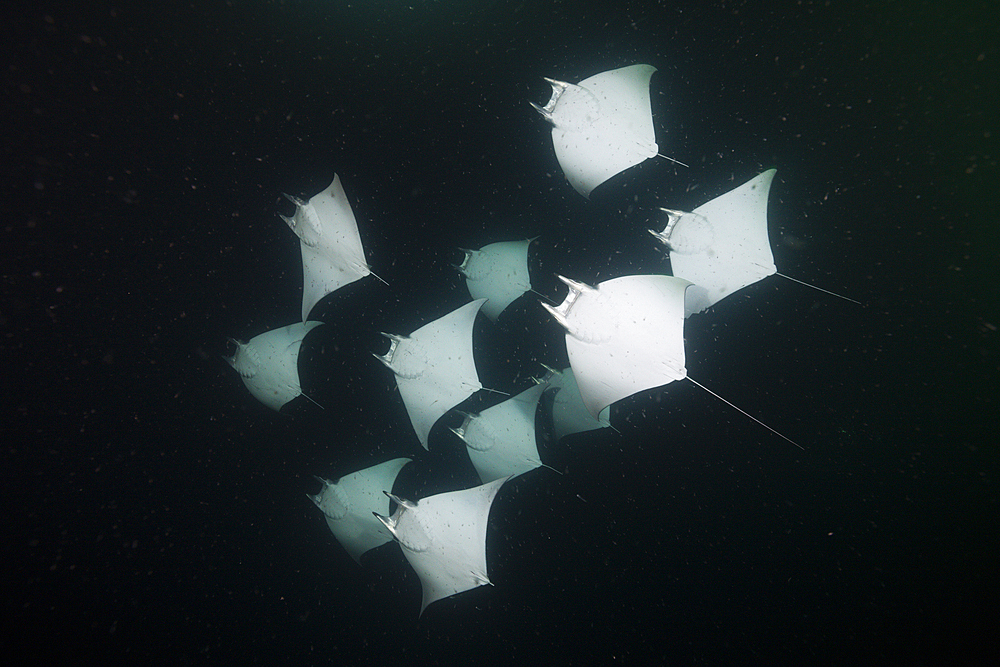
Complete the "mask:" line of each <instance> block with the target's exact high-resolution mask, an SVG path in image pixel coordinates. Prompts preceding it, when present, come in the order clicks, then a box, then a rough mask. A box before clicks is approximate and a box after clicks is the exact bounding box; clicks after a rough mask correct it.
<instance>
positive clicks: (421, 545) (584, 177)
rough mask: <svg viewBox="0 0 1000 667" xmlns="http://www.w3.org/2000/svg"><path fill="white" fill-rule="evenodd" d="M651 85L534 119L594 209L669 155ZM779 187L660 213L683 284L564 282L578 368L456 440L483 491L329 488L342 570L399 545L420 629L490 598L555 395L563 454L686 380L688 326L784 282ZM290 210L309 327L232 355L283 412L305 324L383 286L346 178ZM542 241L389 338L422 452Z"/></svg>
mask: <svg viewBox="0 0 1000 667" xmlns="http://www.w3.org/2000/svg"><path fill="white" fill-rule="evenodd" d="M655 71H656V70H655V68H654V67H652V66H650V65H641V64H639V65H632V66H629V67H623V68H621V69H615V70H611V71H608V72H602V73H600V74H596V75H594V76H592V77H589V78H587V79H584V80H583V81H581V82H580V83H579V84H575V85H574V84H571V83H565V82H562V81H554V80H551V79H548V81H549V82H550V83H551V84H552V97H551V99H549V101H548V103H546V104H545V106H543V107H540V106H538V105H534V104H533V105H532V106H534V107H535V108H536V109H537V110H538V111H539V112H540V113H541V114H542V116H543V117H544V118H545V119H546V120H547V121H549V122H550V123H551V124H552V143H553V146H554V149H555V155H556V158H557V160H558V162H559V165H560V167H561V168H562V171H563V173H564V174H565V176H566V180H567V181H568V182H569V184H570V185H571V186H572V187H573V188H574V189H575V190H576V191H577V192H579V193H580V194H581V195H583V196H584V197H587V198H589V197H590V194H591V192H592V191H593V190H594V189H595V188H596V187H597V186H599V185H600V184H601V183H604V182H605V181H607V180H608V179H610V178H611V177H612V176H615V175H616V174H618V173H620V172H622V171H624V170H626V169H628V168H630V167H633V166H635V165H637V164H639V163H641V162H643V161H644V160H646V159H648V158H652V157H656V156H657V155H658V150H659V149H658V147H657V144H656V141H655V136H654V130H653V122H652V111H651V108H650V96H649V83H650V77H651V76H652V74H653V72H655ZM667 159H670V158H667ZM774 174H775V170H774V169H771V170H768V171H765V172H764V173H762V174H759V175H758V176H756V177H755V178H753V179H751V180H750V181H748V182H747V183H745V184H743V185H741V186H739V187H737V188H736V189H734V190H732V191H730V192H728V193H726V194H724V195H722V196H720V197H717V198H715V199H712V200H711V201H708V202H706V203H704V204H702V205H701V206H698V207H697V208H695V209H694V210H693V211H689V212H685V211H678V210H673V209H666V208H664V209H661V210H662V212H663V214H664V215H665V217H666V224H665V226H664V229H663V230H661V231H655V230H650V233H651V234H652V235H653V236H654V237H655V238H656V239H657V241H659V242H660V243H662V244H663V246H665V247H666V249H667V251H668V252H669V257H670V265H671V269H672V274H673V275H669V276H668V275H630V276H623V277H619V278H614V279H611V280H607V281H605V282H601V283H599V284H597V285H595V286H590V285H586V284H583V283H581V282H577V281H575V280H572V279H571V278H567V277H564V276H561V275H560V276H559V279H560V280H562V282H563V283H565V284H566V286H567V287H568V293H567V295H566V297H565V299H564V300H563V302H562V303H560V304H559V305H555V306H552V305H549V304H545V303H543V304H542V305H543V306H544V307H545V309H546V310H547V311H548V312H549V313H550V314H551V315H552V317H553V318H555V320H556V321H557V322H558V323H559V324H560V325H562V326H563V327H564V328H565V330H566V335H565V339H566V352H567V355H568V357H569V361H570V365H569V367H568V368H564V369H554V368H546V369H545V370H546V371H547V373H546V374H545V375H544V377H541V378H540V379H537V380H536V384H535V386H533V387H531V388H529V389H527V390H525V391H523V392H521V393H519V394H517V395H515V396H513V397H511V398H508V399H506V400H498V402H497V403H496V404H495V405H493V406H492V407H489V408H487V409H484V410H482V411H481V412H479V413H478V414H464V413H463V414H462V416H463V417H464V421H463V422H462V424H461V426H459V427H458V428H453V429H451V431H452V432H453V433H454V434H455V435H457V436H458V437H459V438H460V439H461V440H462V441H463V442H464V443H465V444H466V446H467V451H468V454H469V457H470V459H471V461H472V464H473V466H474V467H475V469H476V471H477V472H478V473H479V477H480V478H481V481H482V485H481V486H477V487H474V488H469V489H462V490H456V491H451V492H448V493H441V494H437V495H432V496H429V497H426V498H421V499H420V500H412V499H406V498H400V497H397V496H395V495H393V494H392V489H393V484H394V482H395V480H396V477H397V475H398V474H399V472H400V471H401V470H402V468H403V467H404V466H405V465H406V464H407V463H409V462H410V461H411V459H409V458H395V459H392V460H388V461H385V462H383V463H380V464H378V465H375V466H372V467H369V468H366V469H364V470H358V471H356V472H354V473H352V474H348V475H344V476H342V477H341V478H340V479H338V480H337V481H327V480H323V479H320V481H321V482H322V488H321V490H320V491H319V493H317V494H316V495H313V496H310V498H311V499H312V500H313V502H314V503H315V504H316V506H317V507H318V508H319V509H320V510H321V511H322V512H323V515H324V517H325V518H326V522H327V525H328V526H329V528H330V530H331V531H332V532H333V534H334V536H336V538H337V540H338V541H339V542H340V544H341V545H343V547H344V549H345V550H346V551H347V552H348V554H350V556H351V557H352V558H353V559H354V560H355V561H358V562H359V563H360V558H361V555H362V554H364V553H365V552H367V551H368V550H370V549H374V548H376V547H380V546H382V545H384V544H387V543H389V542H395V543H396V544H398V545H399V547H400V549H401V550H402V552H403V555H404V556H405V557H406V559H407V560H408V561H409V563H410V565H411V566H412V567H413V569H414V570H415V572H416V574H417V576H418V577H419V579H420V582H421V587H422V591H423V601H422V605H421V614H422V613H423V610H424V609H426V607H427V606H428V605H429V604H431V603H432V602H435V601H437V600H440V599H442V598H445V597H449V596H451V595H455V594H457V593H461V592H463V591H467V590H470V589H472V588H475V587H477V586H482V585H484V584H489V583H490V580H489V577H488V575H487V567H486V527H487V521H488V517H489V512H490V507H491V505H492V502H493V499H494V498H495V497H496V494H497V492H498V491H499V490H500V487H501V486H502V485H503V484H504V482H506V481H507V480H509V479H510V478H511V477H514V476H516V475H521V474H523V473H526V472H528V471H530V470H534V469H535V468H538V467H542V466H545V464H544V462H543V461H542V460H541V458H540V455H539V451H538V448H537V441H536V432H535V412H536V409H537V407H538V405H539V402H540V400H541V398H542V396H543V394H548V395H549V396H551V398H552V404H551V415H550V417H551V420H550V423H551V429H552V433H551V436H552V437H553V438H555V439H557V440H558V439H559V438H562V437H564V436H567V435H570V434H574V433H580V432H583V431H589V430H593V429H600V428H607V427H610V426H611V423H610V412H609V410H610V406H611V404H613V403H615V402H616V401H619V400H621V399H623V398H626V397H628V396H631V395H633V394H635V393H637V392H641V391H645V390H649V389H654V388H657V387H661V386H663V385H666V384H669V383H671V382H674V381H677V380H682V379H685V378H687V370H686V368H685V357H684V338H683V330H684V322H685V318H687V317H688V316H689V315H691V314H694V313H700V312H702V311H704V310H705V309H707V308H709V307H710V306H712V305H713V304H715V303H718V302H719V301H720V300H722V299H724V298H726V297H727V296H729V295H730V294H733V293H734V292H736V291H738V290H740V289H742V288H744V287H746V286H748V285H751V284H753V283H755V282H757V281H759V280H761V279H763V278H766V277H767V276H770V275H772V274H774V273H776V272H777V269H776V267H775V265H774V260H773V256H772V254H771V248H770V243H769V241H768V233H767V200H768V192H769V190H770V187H771V181H772V179H773V178H774ZM286 196H287V195H286ZM288 198H289V199H290V200H291V201H292V202H294V204H295V206H296V210H295V213H294V215H293V216H291V217H284V216H282V217H283V219H284V220H285V222H286V223H288V226H289V227H290V228H291V229H292V231H293V232H295V234H296V236H298V238H299V241H300V246H301V250H302V269H303V278H304V286H303V294H302V322H300V323H296V324H291V325H289V326H285V327H282V328H279V329H275V330H273V331H269V332H267V333H263V334H261V335H259V336H256V337H255V338H252V339H251V340H250V341H248V342H246V343H240V342H237V341H234V342H236V345H237V347H236V351H235V353H234V355H233V356H232V357H231V358H229V359H228V361H229V363H230V365H232V367H233V368H234V369H236V371H237V372H238V373H239V374H240V377H242V378H243V382H244V384H246V386H247V388H248V389H249V390H250V393H251V394H253V396H254V397H256V398H257V399H258V400H260V401H261V402H262V403H264V404H265V405H267V406H268V407H270V408H272V409H274V410H280V409H281V407H282V406H283V405H285V404H286V403H288V402H289V401H291V400H292V399H294V398H296V397H298V396H300V395H303V393H302V388H301V385H300V382H299V373H298V355H299V348H300V346H301V344H302V341H303V338H304V337H305V336H306V334H307V333H308V332H309V331H311V330H312V329H314V328H315V327H317V326H319V325H320V324H321V322H317V321H309V319H308V317H309V314H310V312H311V311H312V309H313V307H314V306H315V305H316V304H317V303H318V302H319V301H320V300H321V299H323V298H324V297H325V296H326V295H328V294H330V293H331V292H334V291H335V290H337V289H339V288H341V287H343V286H344V285H347V284H349V283H352V282H354V281H356V280H359V279H361V278H363V277H365V276H368V275H370V274H371V275H374V274H373V273H372V271H371V269H370V267H369V266H368V264H367V262H366V260H365V252H364V248H363V246H362V243H361V236H360V234H359V231H358V225H357V221H356V220H355V217H354V213H353V211H352V209H351V205H350V203H349V202H348V201H347V197H346V194H345V192H344V188H343V186H342V185H341V182H340V178H339V177H338V176H334V179H333V182H332V183H331V184H330V186H329V187H328V188H326V189H325V190H323V191H322V192H320V193H318V194H316V195H314V196H313V197H311V198H309V199H308V200H302V199H298V198H295V197H290V196H289V197H288ZM533 240H534V239H529V240H514V241H501V242H497V243H491V244H489V245H485V246H483V247H482V248H481V249H479V250H465V251H464V252H465V259H464V261H462V263H461V264H460V265H459V266H458V270H459V271H460V273H461V274H462V275H463V276H464V277H465V281H466V285H467V287H468V290H469V293H470V295H471V297H472V301H470V302H469V303H467V304H465V305H464V306H461V307H459V308H457V309H456V310H454V311H452V312H450V313H448V314H447V315H445V316H444V317H441V318H439V319H437V320H434V321H432V322H429V323H427V324H425V325H424V326H422V327H420V328H418V329H417V330H416V331H413V332H411V333H409V334H408V335H401V334H384V335H385V336H386V337H387V338H388V339H389V341H390V346H389V350H388V352H387V353H386V354H384V355H382V356H379V355H376V357H377V358H378V359H379V360H380V361H381V362H382V363H383V364H385V366H386V367H387V368H388V369H390V370H391V371H392V372H393V374H394V375H395V378H396V384H397V387H398V389H399V393H400V396H401V397H402V400H403V403H404V405H405V407H406V411H407V413H408V415H409V418H410V422H411V423H412V425H413V429H414V431H415V433H416V435H417V439H418V440H419V442H420V444H421V445H422V446H423V447H424V449H429V447H428V435H429V434H430V432H431V429H432V427H433V426H434V424H435V423H436V422H437V421H438V420H439V419H440V418H441V417H442V416H444V415H445V414H446V413H447V412H449V411H451V410H453V409H454V408H455V407H456V406H457V405H459V404H460V403H462V402H463V401H465V400H466V399H468V398H469V397H470V396H472V395H473V394H474V393H476V392H477V391H480V390H482V389H483V385H482V384H481V383H480V379H479V375H478V373H477V370H476V364H475V360H474V358H473V325H474V323H475V321H476V318H477V317H478V315H479V313H480V312H482V313H483V314H484V315H485V316H486V317H488V318H489V319H490V320H492V321H494V322H495V321H496V320H497V318H499V317H500V316H501V313H502V312H503V311H504V309H506V308H507V306H509V305H510V304H511V303H512V302H513V301H514V300H516V299H517V298H519V297H520V296H521V295H523V294H524V293H525V292H527V291H528V290H531V280H530V276H529V271H528V248H529V245H530V244H531V242H532V241H533ZM651 242H653V243H655V242H654V241H651ZM779 275H780V274H779ZM376 277H377V276H376ZM824 291H825V290H824ZM692 382H694V381H693V380H692ZM695 384H698V383H695ZM698 386H701V385H698ZM703 388H704V387H703ZM710 393H711V392H710ZM713 395H714V394H713ZM307 398H308V396H307ZM310 400H311V399H310ZM730 405H731V404H730ZM733 407H736V406H733ZM736 409H739V408H736ZM741 412H742V410H741ZM744 414H746V413H745V412H744ZM747 416H748V417H749V415H747ZM750 418H751V419H754V421H758V420H756V419H755V418H753V417H750ZM758 423H760V422H759V421H758ZM762 425H763V424H762ZM764 426H765V428H769V429H770V427H767V426H766V425H764ZM770 430H772V431H773V429H770ZM774 432H775V433H777V432H776V431H774ZM778 435H781V434H780V433H779V434H778ZM781 437H784V436H781ZM786 439H787V438H786ZM793 444H794V443H793ZM393 505H395V510H394V511H393V510H392V508H393Z"/></svg>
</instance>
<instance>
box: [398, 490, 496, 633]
mask: <svg viewBox="0 0 1000 667" xmlns="http://www.w3.org/2000/svg"><path fill="white" fill-rule="evenodd" d="M506 481H507V480H506V479H498V480H496V481H493V482H490V483H489V484H484V485H482V486H477V487H475V488H472V489H465V490H463V491H452V492H449V493H441V494H438V495H436V496H430V497H428V498H424V499H423V500H420V501H417V502H412V501H408V500H403V499H396V500H397V503H398V505H397V507H396V511H395V512H394V513H393V515H392V516H391V517H389V518H385V517H380V518H381V520H382V523H384V524H385V526H386V527H387V528H388V529H389V531H390V532H391V533H392V535H393V537H395V538H396V541H397V542H399V546H400V547H401V548H402V551H403V555H404V556H406V560H408V561H409V562H410V565H411V566H412V567H413V569H414V571H415V572H416V573H417V576H418V577H419V578H420V585H421V588H422V589H423V599H422V601H421V604H420V613H421V614H423V613H424V609H426V608H427V605H429V604H431V603H432V602H436V601H438V600H441V599H443V598H446V597H449V596H451V595H455V594H456V593H461V592H463V591H468V590H471V589H473V588H476V587H477V586H484V585H486V584H489V583H490V579H489V576H488V574H487V570H486V526H487V522H488V520H489V515H490V507H491V506H492V504H493V499H494V498H495V497H496V495H497V492H498V491H499V490H500V487H501V486H502V485H503V483H504V482H506Z"/></svg>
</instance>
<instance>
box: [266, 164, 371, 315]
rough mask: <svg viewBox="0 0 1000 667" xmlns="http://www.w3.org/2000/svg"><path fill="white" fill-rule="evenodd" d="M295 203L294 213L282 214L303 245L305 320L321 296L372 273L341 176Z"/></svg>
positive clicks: (303, 304) (303, 302)
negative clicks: (317, 191) (287, 215)
mask: <svg viewBox="0 0 1000 667" xmlns="http://www.w3.org/2000/svg"><path fill="white" fill-rule="evenodd" d="M288 198H289V199H290V200H292V201H293V202H294V203H295V206H296V209H295V215H293V216H292V217H291V218H286V217H285V216H282V219H283V220H284V221H285V222H286V223H288V226H289V227H290V228H291V229H292V231H293V232H295V235H296V236H298V237H299V242H300V245H301V247H302V281H303V288H302V320H303V321H305V320H306V319H307V318H308V317H309V312H310V311H311V310H312V309H313V306H315V305H316V304H317V303H318V302H319V300H320V299H322V298H323V297H324V296H326V295H327V294H330V293H331V292H334V291H336V290H338V289H340V288H341V287H343V286H344V285H348V284H350V283H352V282H354V281H355V280H359V279H361V278H364V277H365V276H367V275H369V274H370V273H371V269H369V268H368V263H367V261H366V260H365V251H364V248H363V247H362V245H361V235H360V234H359V232H358V223H357V220H356V219H355V218H354V210H353V209H352V208H351V203H350V202H349V201H347V194H346V193H345V192H344V186H343V185H341V183H340V176H338V175H334V177H333V182H332V183H331V184H330V186H329V187H328V188H326V189H325V190H323V191H322V192H320V193H319V194H316V195H314V196H312V197H310V198H309V200H308V201H303V200H301V199H297V198H295V197H288Z"/></svg>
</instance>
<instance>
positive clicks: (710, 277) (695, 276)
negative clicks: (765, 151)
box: [655, 169, 777, 314]
mask: <svg viewBox="0 0 1000 667" xmlns="http://www.w3.org/2000/svg"><path fill="white" fill-rule="evenodd" d="M774 174H775V170H774V169H769V170H768V171H765V172H764V173H762V174H760V175H759V176H757V177H755V178H753V179H751V180H750V181H748V182H746V183H744V184H743V185H741V186H740V187H738V188H736V189H734V190H731V191H730V192H727V193H726V194H724V195H721V196H719V197H716V198H715V199H713V200H711V201H709V202H707V203H705V204H702V205H701V206H699V207H698V208H696V209H694V211H692V212H691V213H684V212H680V211H668V212H667V213H668V216H669V217H670V218H671V224H669V225H668V226H667V228H666V229H664V231H663V232H660V233H658V234H655V235H656V236H657V238H659V239H660V240H661V241H663V242H664V243H665V244H666V245H667V246H668V247H669V248H670V265H671V267H672V270H673V274H674V275H675V276H677V277H679V278H684V279H685V280H689V281H691V282H692V283H694V285H695V287H692V288H691V289H690V290H688V295H687V299H688V304H687V312H688V314H690V313H699V312H701V311H703V310H705V309H706V308H708V307H709V306H712V305H713V304H716V303H718V302H719V301H721V300H722V299H724V298H726V297H727V296H729V295H730V294H732V293H734V292H736V291H738V290H741V289H743V288H744V287H746V286H747V285H752V284H753V283H755V282H757V281H758V280H762V279H763V278H766V277H767V276H769V275H771V274H773V273H775V272H777V267H775V265H774V256H773V255H772V254H771V244H770V241H769V240H768V236H767V197H768V193H769V192H770V189H771V181H772V180H773V179H774Z"/></svg>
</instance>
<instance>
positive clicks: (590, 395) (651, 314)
mask: <svg viewBox="0 0 1000 667" xmlns="http://www.w3.org/2000/svg"><path fill="white" fill-rule="evenodd" d="M560 279H561V280H562V281H563V282H565V283H566V284H567V285H568V286H569V288H570V291H569V294H568V295H567V296H566V300H565V301H563V302H562V303H561V304H560V305H559V306H557V307H555V308H553V307H552V306H549V305H547V304H544V303H543V304H542V305H543V306H544V307H545V308H546V310H548V311H549V312H550V313H551V314H552V316H553V317H555V318H556V320H557V321H558V322H559V323H560V324H562V325H563V327H564V328H565V329H566V352H567V353H568V355H569V361H570V365H571V366H572V368H573V374H574V375H575V376H576V381H577V386H578V387H579V389H580V396H581V397H582V399H583V404H584V405H585V406H586V408H587V411H588V412H589V413H590V415H591V416H592V417H594V418H598V416H599V415H600V414H601V411H602V410H604V409H605V408H606V407H608V406H609V405H611V404H612V403H614V402H615V401H618V400H621V399H623V398H625V397H627V396H631V395H632V394H635V393H637V392H640V391H643V390H646V389H653V388H654V387H659V386H661V385H665V384H668V383H670V382H673V381H675V380H681V379H683V378H685V377H687V369H685V367H684V291H685V290H686V289H687V287H688V285H690V283H689V282H688V281H686V280H682V279H680V278H675V277H672V276H625V277H622V278H615V279H613V280H608V281H606V282H603V283H600V284H599V285H598V286H597V287H596V288H595V287H589V286H587V285H584V284H582V283H577V282H574V281H572V280H568V279H566V278H563V277H562V276H560Z"/></svg>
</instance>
